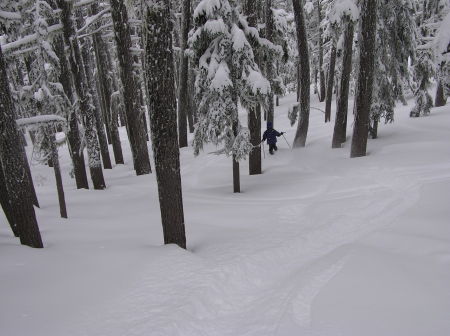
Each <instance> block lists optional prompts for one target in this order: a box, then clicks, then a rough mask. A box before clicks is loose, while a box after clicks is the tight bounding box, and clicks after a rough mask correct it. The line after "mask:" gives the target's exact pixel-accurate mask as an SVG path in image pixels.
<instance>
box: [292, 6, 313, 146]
mask: <svg viewBox="0 0 450 336" xmlns="http://www.w3.org/2000/svg"><path fill="white" fill-rule="evenodd" d="M292 4H293V7H294V17H295V24H296V30H297V47H298V53H299V58H300V60H299V64H300V76H299V89H300V116H299V119H298V125H297V133H296V134H295V139H294V147H305V145H306V137H307V135H308V126H309V110H310V85H311V83H310V73H309V54H308V39H307V36H306V25H305V15H304V13H303V8H304V3H303V0H292Z"/></svg>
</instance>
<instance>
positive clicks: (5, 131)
mask: <svg viewBox="0 0 450 336" xmlns="http://www.w3.org/2000/svg"><path fill="white" fill-rule="evenodd" d="M22 155H23V147H22V144H21V141H20V137H19V131H18V129H17V125H16V121H15V112H14V106H13V103H12V98H11V92H10V88H9V80H8V77H7V75H6V64H5V60H4V58H3V52H2V49H1V47H0V162H1V165H2V167H3V175H4V179H5V185H6V189H7V190H8V199H9V205H10V209H11V214H12V218H13V220H14V225H15V227H16V230H17V232H18V233H19V235H20V242H21V244H22V245H28V246H30V247H35V248H42V247H43V244H42V239H41V234H40V232H39V227H38V224H37V220H36V214H35V212H34V207H33V203H32V201H31V198H30V195H29V191H30V188H29V183H32V182H31V181H29V180H28V175H27V173H26V168H25V165H24V160H23V156H22Z"/></svg>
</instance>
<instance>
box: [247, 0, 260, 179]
mask: <svg viewBox="0 0 450 336" xmlns="http://www.w3.org/2000/svg"><path fill="white" fill-rule="evenodd" d="M244 15H246V16H247V21H248V24H249V26H250V27H255V28H256V27H257V26H258V12H257V7H256V1H255V0H247V1H246V2H245V7H244ZM257 63H258V62H257ZM248 129H249V132H250V142H251V144H252V145H253V146H255V147H254V148H253V150H252V151H251V152H250V154H249V158H248V170H249V174H250V175H259V174H261V173H262V167H261V163H262V162H261V146H259V145H260V144H261V105H259V104H258V105H256V106H255V107H253V108H250V109H249V110H248Z"/></svg>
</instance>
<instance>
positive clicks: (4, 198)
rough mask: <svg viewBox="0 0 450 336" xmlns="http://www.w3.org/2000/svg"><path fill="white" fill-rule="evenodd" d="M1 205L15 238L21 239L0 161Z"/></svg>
mask: <svg viewBox="0 0 450 336" xmlns="http://www.w3.org/2000/svg"><path fill="white" fill-rule="evenodd" d="M0 205H1V207H2V208H3V212H4V213H5V217H6V220H7V221H8V223H9V225H10V226H11V230H12V232H13V234H14V236H16V237H19V228H18V227H17V224H16V223H15V221H14V216H13V213H12V209H11V206H10V204H9V195H8V190H7V188H6V181H5V175H4V173H3V167H2V163H1V160H0Z"/></svg>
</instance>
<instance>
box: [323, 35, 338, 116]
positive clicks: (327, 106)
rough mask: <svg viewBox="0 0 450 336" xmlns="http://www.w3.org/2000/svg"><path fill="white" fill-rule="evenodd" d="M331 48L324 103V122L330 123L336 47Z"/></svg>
mask: <svg viewBox="0 0 450 336" xmlns="http://www.w3.org/2000/svg"><path fill="white" fill-rule="evenodd" d="M331 43H333V45H332V47H331V55H330V65H329V69H328V82H327V97H326V102H325V122H329V121H331V100H332V98H333V86H334V71H335V69H336V45H335V44H334V42H333V41H331Z"/></svg>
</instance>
